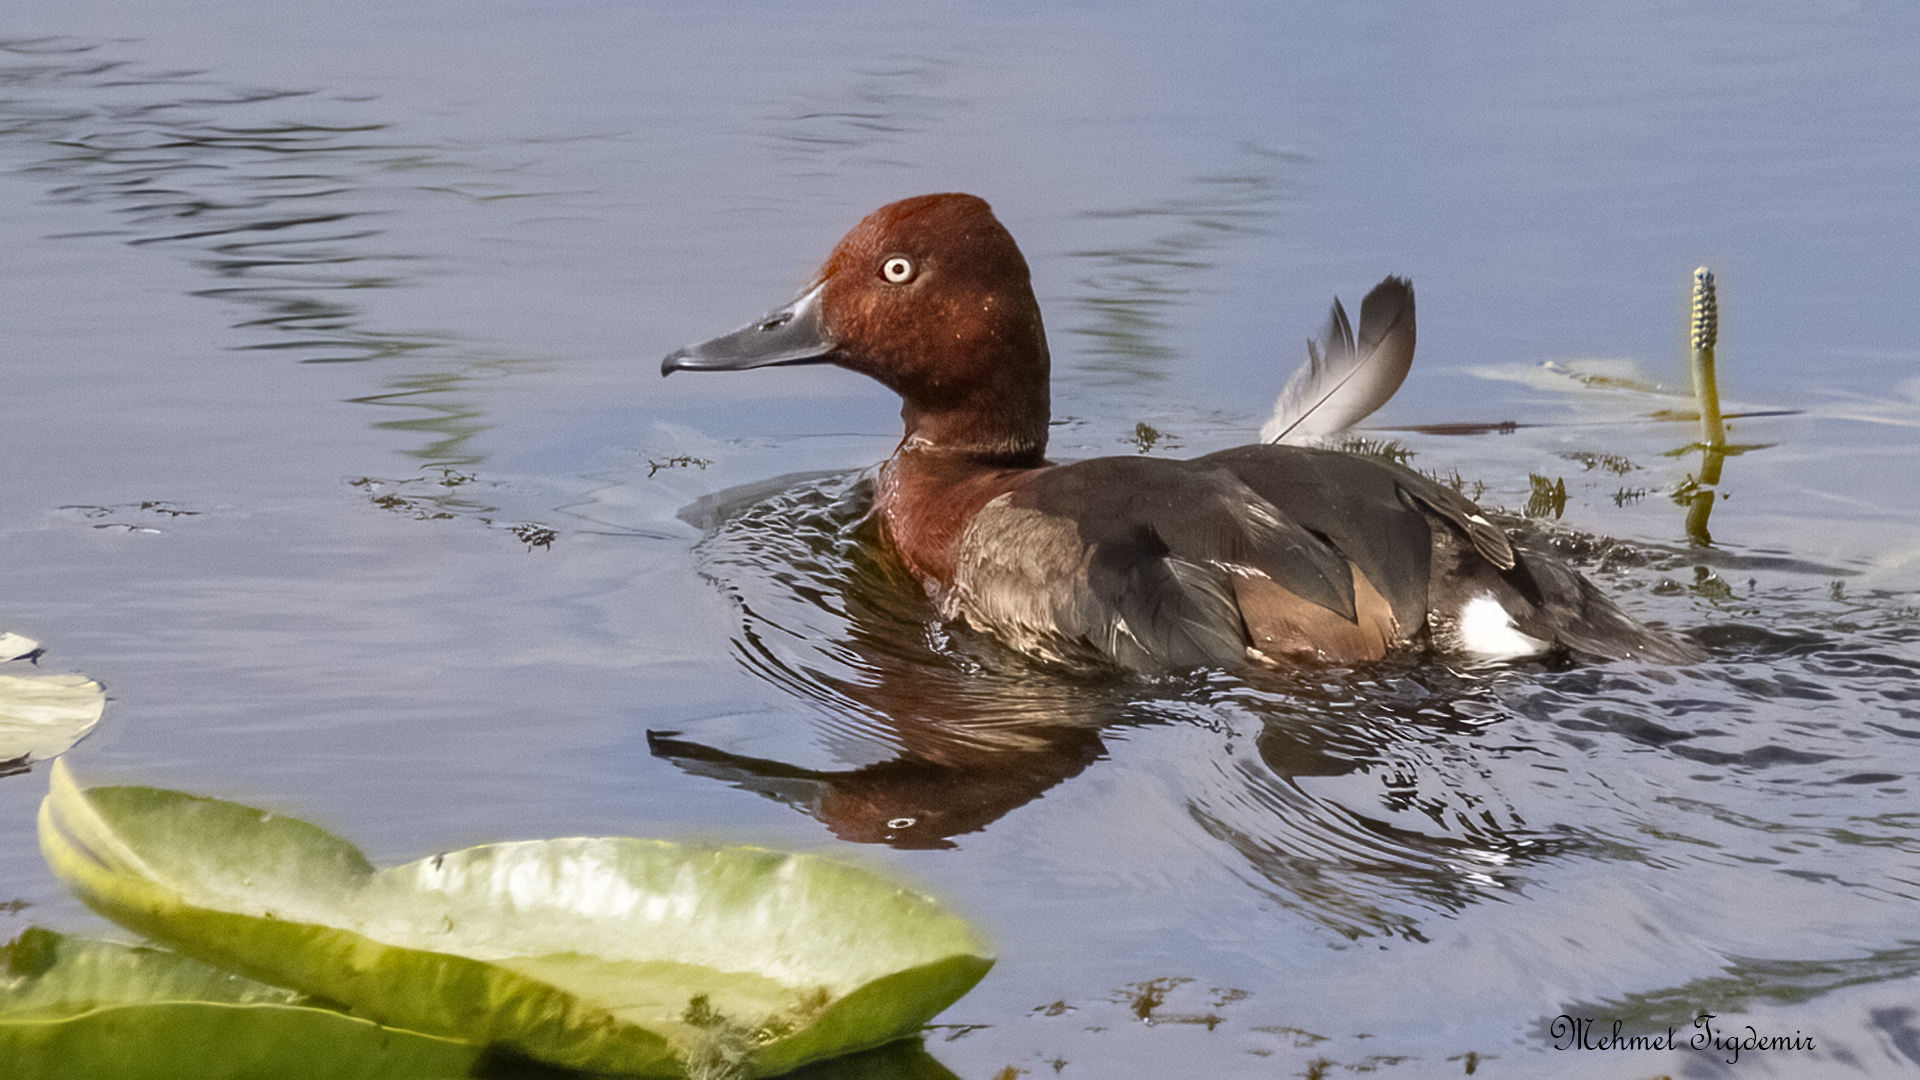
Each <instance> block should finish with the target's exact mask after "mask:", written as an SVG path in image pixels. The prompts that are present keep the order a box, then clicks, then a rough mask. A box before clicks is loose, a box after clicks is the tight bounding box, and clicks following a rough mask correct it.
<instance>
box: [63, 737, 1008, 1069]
mask: <svg viewBox="0 0 1920 1080" xmlns="http://www.w3.org/2000/svg"><path fill="white" fill-rule="evenodd" d="M40 843H41V850H42V851H43V852H44V853H45V855H46V858H47V862H48V864H49V865H51V866H52V867H53V869H54V872H55V873H56V874H58V875H59V876H60V877H61V878H62V879H64V880H65V881H66V882H67V884H68V885H69V886H70V887H71V888H73V889H74V891H75V892H76V893H78V894H79V896H80V897H81V899H82V900H84V901H86V903H87V904H88V905H90V906H92V907H93V908H94V909H95V910H97V911H99V912H100V913H102V914H103V915H106V916H107V917H109V918H111V919H114V920H116V921H118V922H120V923H122V924H123V925H125V926H128V927H131V928H133V929H135V930H138V931H140V932H141V933H144V934H147V935H150V936H152V937H154V938H157V939H159V940H161V941H165V942H168V943H170V944H172V945H173V946H174V947H176V948H178V949H179V950H180V951H182V952H185V953H188V954H190V955H193V956H196V957H198V958H200V959H202V960H205V961H207V962H208V963H212V964H215V965H217V966H219V967H222V968H226V969H228V970H232V971H237V972H241V973H243V974H246V975H249V976H252V977H254V978H257V979H260V980H263V981H266V982H270V983H274V984H277V985H283V986H288V987H292V988H294V989H297V990H300V991H302V992H304V993H307V994H311V995H314V996H316V997H320V998H324V999H327V1000H331V1001H338V1002H343V1003H345V1004H347V1005H348V1006H350V1007H351V1009H352V1011H353V1012H354V1013H355V1014H356V1015H359V1016H364V1017H366V1018H368V1019H371V1020H374V1021H377V1022H379V1023H381V1024H385V1025H388V1026H391V1027H399V1028H406V1029H410V1030H414V1031H421V1032H427V1033H430V1034H435V1035H443V1036H447V1037H450V1038H458V1039H464V1040H467V1041H470V1042H473V1043H476V1044H480V1045H488V1046H500V1047H505V1048H509V1049H511V1050H513V1051H515V1052H517V1053H520V1054H524V1055H526V1056H528V1057H531V1058H534V1059H536V1060H540V1061H546V1062H551V1063H554V1064H558V1065H566V1066H570V1067H573V1068H581V1069H588V1070H592V1071H597V1072H610V1073H629V1074H639V1075H647V1076H673V1077H677V1076H690V1075H697V1076H733V1075H737V1076H770V1075H775V1074H777V1073H781V1072H785V1071H787V1070H789V1069H792V1068H794V1067H796V1066H798V1065H801V1064H803V1063H805V1062H808V1061H813V1060H818V1059H821V1058H826V1057H832V1056H836V1055H839V1054H844V1053H849V1052H852V1051H855V1050H860V1049H864V1048H866V1047H871V1046H878V1045H881V1044H883V1043H887V1042H891V1041H893V1040H895V1039H899V1038H902V1037H904V1036H908V1035H911V1034H913V1033H914V1032H915V1031H917V1030H918V1029H919V1028H920V1026H921V1025H922V1024H924V1023H925V1022H926V1021H927V1020H929V1019H931V1018H932V1017H933V1016H934V1015H935V1014H937V1013H938V1012H939V1011H940V1010H941V1009H943V1008H945V1007H946V1006H947V1005H949V1004H950V1003H952V1002H953V1001H954V1000H955V999H957V998H958V997H959V996H960V995H961V994H964V993H965V992H966V991H967V990H968V989H970V988H971V987H972V986H973V984H974V983H976V982H978V981H979V980H980V978H981V977H982V976H983V975H984V974H985V973H986V971H987V968H988V967H989V966H991V964H992V961H991V960H989V959H987V958H986V956H985V955H984V949H983V948H982V946H981V943H980V942H979V940H978V939H977V938H976V937H975V936H974V935H973V933H972V932H971V931H970V930H969V929H968V928H967V926H966V924H965V923H963V922H962V921H961V920H960V919H958V918H957V917H956V916H954V915H952V914H950V913H948V912H946V911H944V910H942V909H941V908H940V907H939V906H938V905H937V904H935V903H934V902H933V901H932V900H929V899H927V898H926V897H924V896H921V895H919V894H917V893H914V892H912V891H911V890H908V889H905V888H902V887H901V886H899V885H898V884H896V883H893V882H890V881H888V880H886V879H884V878H881V877H879V876H877V875H874V874H872V873H869V872H867V871H865V870H861V869H859V868H857V867H853V866H849V865H846V864H843V863H838V862H835V861H832V860H829V859H822V858H818V857H814V856H806V855H789V854H783V853H779V852H773V851H764V850H759V849H754V848H738V847H712V846H693V845H678V844H670V843H665V842H661V841H648V840H630V839H571V840H548V841H537V842H526V843H512V844H491V845H486V846H483V847H477V848H470V849H467V850H465V851H459V852H454V853H450V854H445V855H436V856H434V857H432V858H429V859H422V860H420V861H418V862H414V863H409V864H407V865H404V866H398V867H393V868H391V869H387V870H376V869H375V868H374V867H373V866H372V865H371V864H370V863H369V862H368V861H367V859H366V858H365V856H363V855H362V854H361V853H360V852H359V851H358V850H357V849H356V848H354V847H353V846H352V845H351V844H348V843H347V842H346V841H344V840H341V839H340V838H338V837H335V836H332V835H330V834H328V833H326V832H324V831H322V830H321V829H319V828H317V827H315V826H313V825H310V824H307V823H306V822H303V821H298V820H295V819H292V818H288V817H285V816H282V815H277V814H273V813H270V812H265V811H261V810H256V809H252V808H249V807H244V806H239V805H236V804H234V803H229V802H222V801H219V800H214V799H206V798H200V797H198V796H193V795H188V794H185V793H183V792H177V791H163V790H158V789H155V788H145V787H95V788H88V789H84V790H83V789H82V788H80V787H79V786H78V785H77V784H75V782H74V781H73V779H72V777H71V775H70V774H69V772H68V770H67V769H66V767H65V765H64V763H56V764H55V766H54V769H53V772H52V778H51V789H50V791H49V793H48V795H47V798H46V800H45V802H44V803H42V805H41V810H40Z"/></svg>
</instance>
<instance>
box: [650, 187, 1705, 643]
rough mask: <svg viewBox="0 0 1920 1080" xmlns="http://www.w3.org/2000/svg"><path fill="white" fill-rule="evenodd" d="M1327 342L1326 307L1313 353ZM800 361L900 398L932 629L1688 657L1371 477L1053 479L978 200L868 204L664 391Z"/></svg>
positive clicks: (1495, 540) (1524, 556) (1397, 486)
mask: <svg viewBox="0 0 1920 1080" xmlns="http://www.w3.org/2000/svg"><path fill="white" fill-rule="evenodd" d="M1344 324H1345V317H1344V314H1343V313H1341V312H1340V311H1339V310H1338V308H1337V306H1336V310H1335V318H1334V328H1335V329H1334V331H1332V332H1330V337H1335V338H1337V337H1338V333H1337V331H1338V330H1339V329H1342V328H1344ZM1358 337H1359V342H1360V345H1359V347H1358V348H1357V349H1356V347H1355V346H1354V345H1352V344H1350V343H1340V342H1336V341H1332V340H1330V341H1329V343H1328V344H1329V352H1330V353H1331V352H1333V351H1335V347H1336V346H1337V345H1341V344H1344V345H1345V351H1346V352H1348V353H1353V352H1356V351H1358V352H1361V353H1370V352H1379V351H1382V350H1384V351H1385V352H1386V353H1389V354H1396V353H1404V359H1405V361H1406V362H1410V361H1411V358H1412V350H1413V338H1414V321H1413V290H1412V287H1411V285H1409V284H1408V283H1407V282H1405V281H1403V280H1400V279H1398V278H1388V279H1387V280H1386V281H1384V282H1382V283H1381V285H1380V286H1379V287H1378V288H1376V289H1375V290H1374V291H1373V293H1372V294H1370V295H1369V296H1368V298H1367V300H1366V302H1365V303H1364V304H1363V305H1362V308H1361V318H1360V332H1359V335H1358ZM1314 359H1315V363H1316V364H1318V363H1319V362H1320V359H1321V358H1320V357H1319V356H1318V355H1317V354H1316V355H1315V357H1314ZM821 363H827V364H835V365H838V366H840V367H843V368H847V369H849V370H852V371H857V372H860V373H862V374H865V375H868V376H871V377H872V378H874V379H877V380H879V381H880V382H881V383H883V384H884V385H886V386H887V387H888V388H890V389H892V390H893V391H894V392H895V393H897V394H899V395H900V398H901V401H902V403H903V404H902V407H901V411H900V415H901V418H902V420H904V422H905V426H906V434H905V437H904V438H903V439H902V440H901V442H900V445H899V448H898V449H896V450H895V451H894V453H893V456H892V457H891V458H889V459H888V460H887V462H886V463H885V464H884V465H882V466H881V467H880V469H879V472H878V475H877V478H876V483H875V503H874V516H875V517H876V518H877V520H878V524H879V528H880V532H881V535H882V536H883V537H884V540H885V542H886V543H887V544H889V545H890V546H891V547H892V548H893V550H894V551H895V552H896V553H897V554H898V555H899V557H900V559H901V560H902V562H904V563H905V565H906V566H907V568H908V569H909V570H910V571H912V573H913V574H914V575H915V576H917V577H918V578H919V579H920V581H921V582H922V583H923V584H924V585H925V587H926V590H927V593H928V595H929V596H930V597H931V598H932V599H933V601H934V603H935V605H936V606H937V607H938V609H939V611H940V613H941V615H942V616H943V617H944V618H947V619H950V620H959V621H962V622H964V623H966V624H967V625H970V626H972V627H974V628H976V629H978V630H981V631H984V632H986V633H988V634H990V635H992V636H994V637H996V638H998V639H1000V640H1001V641H1003V642H1005V643H1006V644H1008V645H1011V646H1012V647H1014V648H1016V649H1018V650H1021V651H1023V652H1026V653H1028V654H1031V655H1033V656H1036V657H1040V658H1042V659H1045V660H1050V661H1057V662H1062V663H1066V664H1070V665H1075V666H1085V665H1088V664H1094V665H1112V666H1118V667H1121V668H1125V669H1131V670H1136V671H1145V672H1168V671H1179V670H1185V669H1191V668H1196V667H1227V668H1240V667H1246V666H1249V665H1253V666H1265V665H1274V666H1281V665H1292V664H1298V663H1301V662H1308V663H1312V662H1331V663H1353V662H1360V661H1367V660H1374V659H1378V658H1380V657H1382V656H1384V655H1386V654H1387V653H1388V652H1390V651H1392V650H1394V649H1396V648H1399V647H1401V646H1405V645H1408V644H1412V643H1420V642H1425V641H1429V640H1435V639H1439V640H1441V641H1443V642H1448V643H1457V644H1458V645H1460V646H1461V647H1463V648H1466V649H1467V650H1469V651H1472V652H1476V653H1488V654H1505V655H1514V654H1526V653H1533V652H1544V651H1547V650H1549V649H1555V648H1564V649H1572V650H1577V651H1580V652H1583V653H1590V654H1594V655H1597V656H1600V657H1605V658H1609V659H1622V658H1627V657H1641V658H1646V659H1652V660H1660V661H1668V662H1678V661H1683V660H1687V659H1691V658H1693V657H1694V655H1695V653H1694V650H1693V649H1692V647H1691V646H1690V645H1688V644H1686V643H1685V642H1681V641H1678V640H1675V639H1673V638H1669V637H1667V636H1665V635H1664V634H1661V633H1659V632H1657V631H1654V630H1651V629H1649V628H1647V627H1645V626H1643V625H1641V624H1640V623H1638V622H1636V621H1634V620H1633V619H1632V618H1631V617H1629V616H1628V615H1626V614H1625V613H1624V612H1622V611H1621V610H1620V609H1619V608H1618V607H1616V606H1615V605H1614V604H1613V602H1612V601H1611V600H1609V599H1608V598H1607V597H1606V596H1605V595H1603V594H1602V593H1601V592H1600V591H1599V590H1598V589H1597V588H1596V587H1595V586H1594V585H1593V584H1592V583H1591V582H1589V581H1587V580H1586V579H1585V578H1583V577H1581V576H1580V575H1579V574H1578V573H1576V572H1575V571H1573V570H1572V569H1571V568H1569V567H1568V566H1567V565H1566V564H1564V563H1563V562H1561V561H1560V560H1558V559H1557V558H1555V557H1554V556H1552V555H1550V554H1548V553H1546V552H1543V551H1540V550H1537V549H1535V548H1531V547H1528V546H1526V545H1524V544H1522V543H1520V542H1517V541H1515V540H1514V539H1512V538H1511V537H1509V536H1508V535H1507V534H1506V532H1505V531H1504V530H1502V529H1501V528H1500V527H1499V526H1497V525H1496V524H1494V523H1493V522H1492V521H1491V520H1490V519H1489V518H1488V517H1487V516H1486V514H1484V513H1483V512H1482V511H1481V510H1480V508H1479V507H1477V506H1475V505H1474V504H1473V502H1471V501H1470V500H1468V499H1467V498H1465V497H1464V496H1462V495H1461V494H1459V493H1458V492H1456V491H1454V490H1452V489H1450V488H1447V487H1445V486H1443V485H1441V484H1438V483H1435V482H1434V481H1432V480H1430V479H1428V478H1426V477H1423V476H1421V475H1419V474H1418V473H1416V472H1413V471H1412V470H1410V469H1406V468H1403V467H1401V466H1399V465H1396V464H1393V463H1391V462H1388V461H1384V460H1380V459H1378V458H1375V457H1369V456H1362V455H1356V454H1349V453H1341V452H1337V451H1333V450H1327V449H1320V448H1315V447H1311V446H1297V445H1280V444H1275V443H1261V444H1256V445H1251V446H1242V447H1237V448H1235V449H1231V450H1223V451H1220V452H1219V453H1214V454H1208V455H1206V456H1205V457H1200V458H1194V459H1192V460H1186V461H1175V460H1168V459H1163V458H1147V457H1105V458H1095V459H1092V460H1088V461H1078V462H1073V463H1070V464H1064V465H1056V464H1054V463H1052V462H1050V461H1048V460H1047V458H1046V449H1047V425H1048V421H1049V419H1050V415H1051V414H1050V411H1049V404H1050V403H1049V393H1048V380H1049V359H1048V353H1047V339H1046V332H1045V330H1044V329H1043V327H1042V324H1041V319H1040V305H1039V303H1038V301H1037V300H1036V299H1035V298H1034V295H1033V288H1032V285H1031V282H1030V278H1029V274H1028V269H1027V263H1026V260H1025V259H1024V258H1023V257H1022V256H1021V254H1020V249H1019V247H1018V246H1017V245H1016V244H1015V243H1014V240H1013V237H1012V235H1011V234H1009V233H1008V232H1007V230H1006V228H1005V227H1003V226H1002V225H1001V224H1000V222H999V220H998V219H996V218H995V217H994V215H993V211H992V209H991V208H990V207H989V206H988V205H987V203H986V202H985V201H984V200H981V199H979V198H977V197H975V196H972V195H963V194H939V195H923V196H919V197H917V198H912V199H905V200H902V201H900V202H896V203H892V204H889V205H887V206H883V207H881V208H880V209H878V210H876V211H874V212H873V213H872V214H869V215H868V216H867V217H866V218H865V219H864V220H862V221H861V222H860V223H859V224H858V225H856V226H854V228H853V230H852V231H851V232H849V233H848V234H847V235H846V237H845V238H844V239H842V240H841V241H840V243H839V245H838V246H837V247H835V248H834V250H833V254H832V255H831V256H830V257H829V258H828V259H827V262H826V265H825V266H823V267H822V268H821V269H820V272H819V274H818V275H817V276H816V277H815V278H814V280H813V283H812V284H811V285H810V286H809V287H808V288H807V289H806V290H805V291H804V292H803V293H802V294H801V295H800V297H799V298H798V299H796V300H794V301H793V302H792V303H790V304H788V305H786V306H785V307H782V308H779V309H778V310H776V311H773V312H772V313H770V314H768V315H767V316H766V317H764V318H762V319H760V320H758V321H756V322H754V323H752V324H750V325H748V326H746V327H743V328H741V329H740V330H738V331H735V332H733V333H731V334H726V335H723V336H721V337H718V338H714V339H713V340H711V341H707V342H704V343H702V344H699V345H693V346H689V347H687V348H684V349H680V350H678V351H676V352H674V353H672V354H671V355H669V356H668V357H667V358H666V360H665V361H664V362H663V363H662V364H661V373H662V374H667V375H670V374H672V373H673V372H675V371H737V370H745V369H749V368H760V367H770V366H774V365H787V364H821ZM1402 370H1403V371H1404V366H1403V368H1402ZM1389 381H1390V382H1391V383H1392V384H1393V386H1397V385H1398V379H1397V378H1392V379H1390V380H1389ZM1393 386H1388V387H1387V390H1386V392H1387V393H1388V394H1390V393H1391V392H1392V388H1393ZM1283 399H1284V395H1283ZM1382 400H1383V399H1382ZM1374 404H1378V402H1377V401H1376V402H1374ZM1366 407H1367V406H1362V408H1366Z"/></svg>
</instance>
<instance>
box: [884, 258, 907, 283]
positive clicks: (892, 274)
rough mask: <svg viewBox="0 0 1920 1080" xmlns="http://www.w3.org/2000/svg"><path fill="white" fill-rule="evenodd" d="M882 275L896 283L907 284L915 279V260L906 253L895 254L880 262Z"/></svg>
mask: <svg viewBox="0 0 1920 1080" xmlns="http://www.w3.org/2000/svg"><path fill="white" fill-rule="evenodd" d="M880 276H881V277H883V278H886V279H887V280H888V281H889V282H891V283H892V284H895V285H905V284H906V283H907V282H909V281H912V280H913V260H912V259H909V258H907V257H906V256H905V255H893V256H890V257H888V259H887V261H886V262H883V263H881V264H880Z"/></svg>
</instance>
